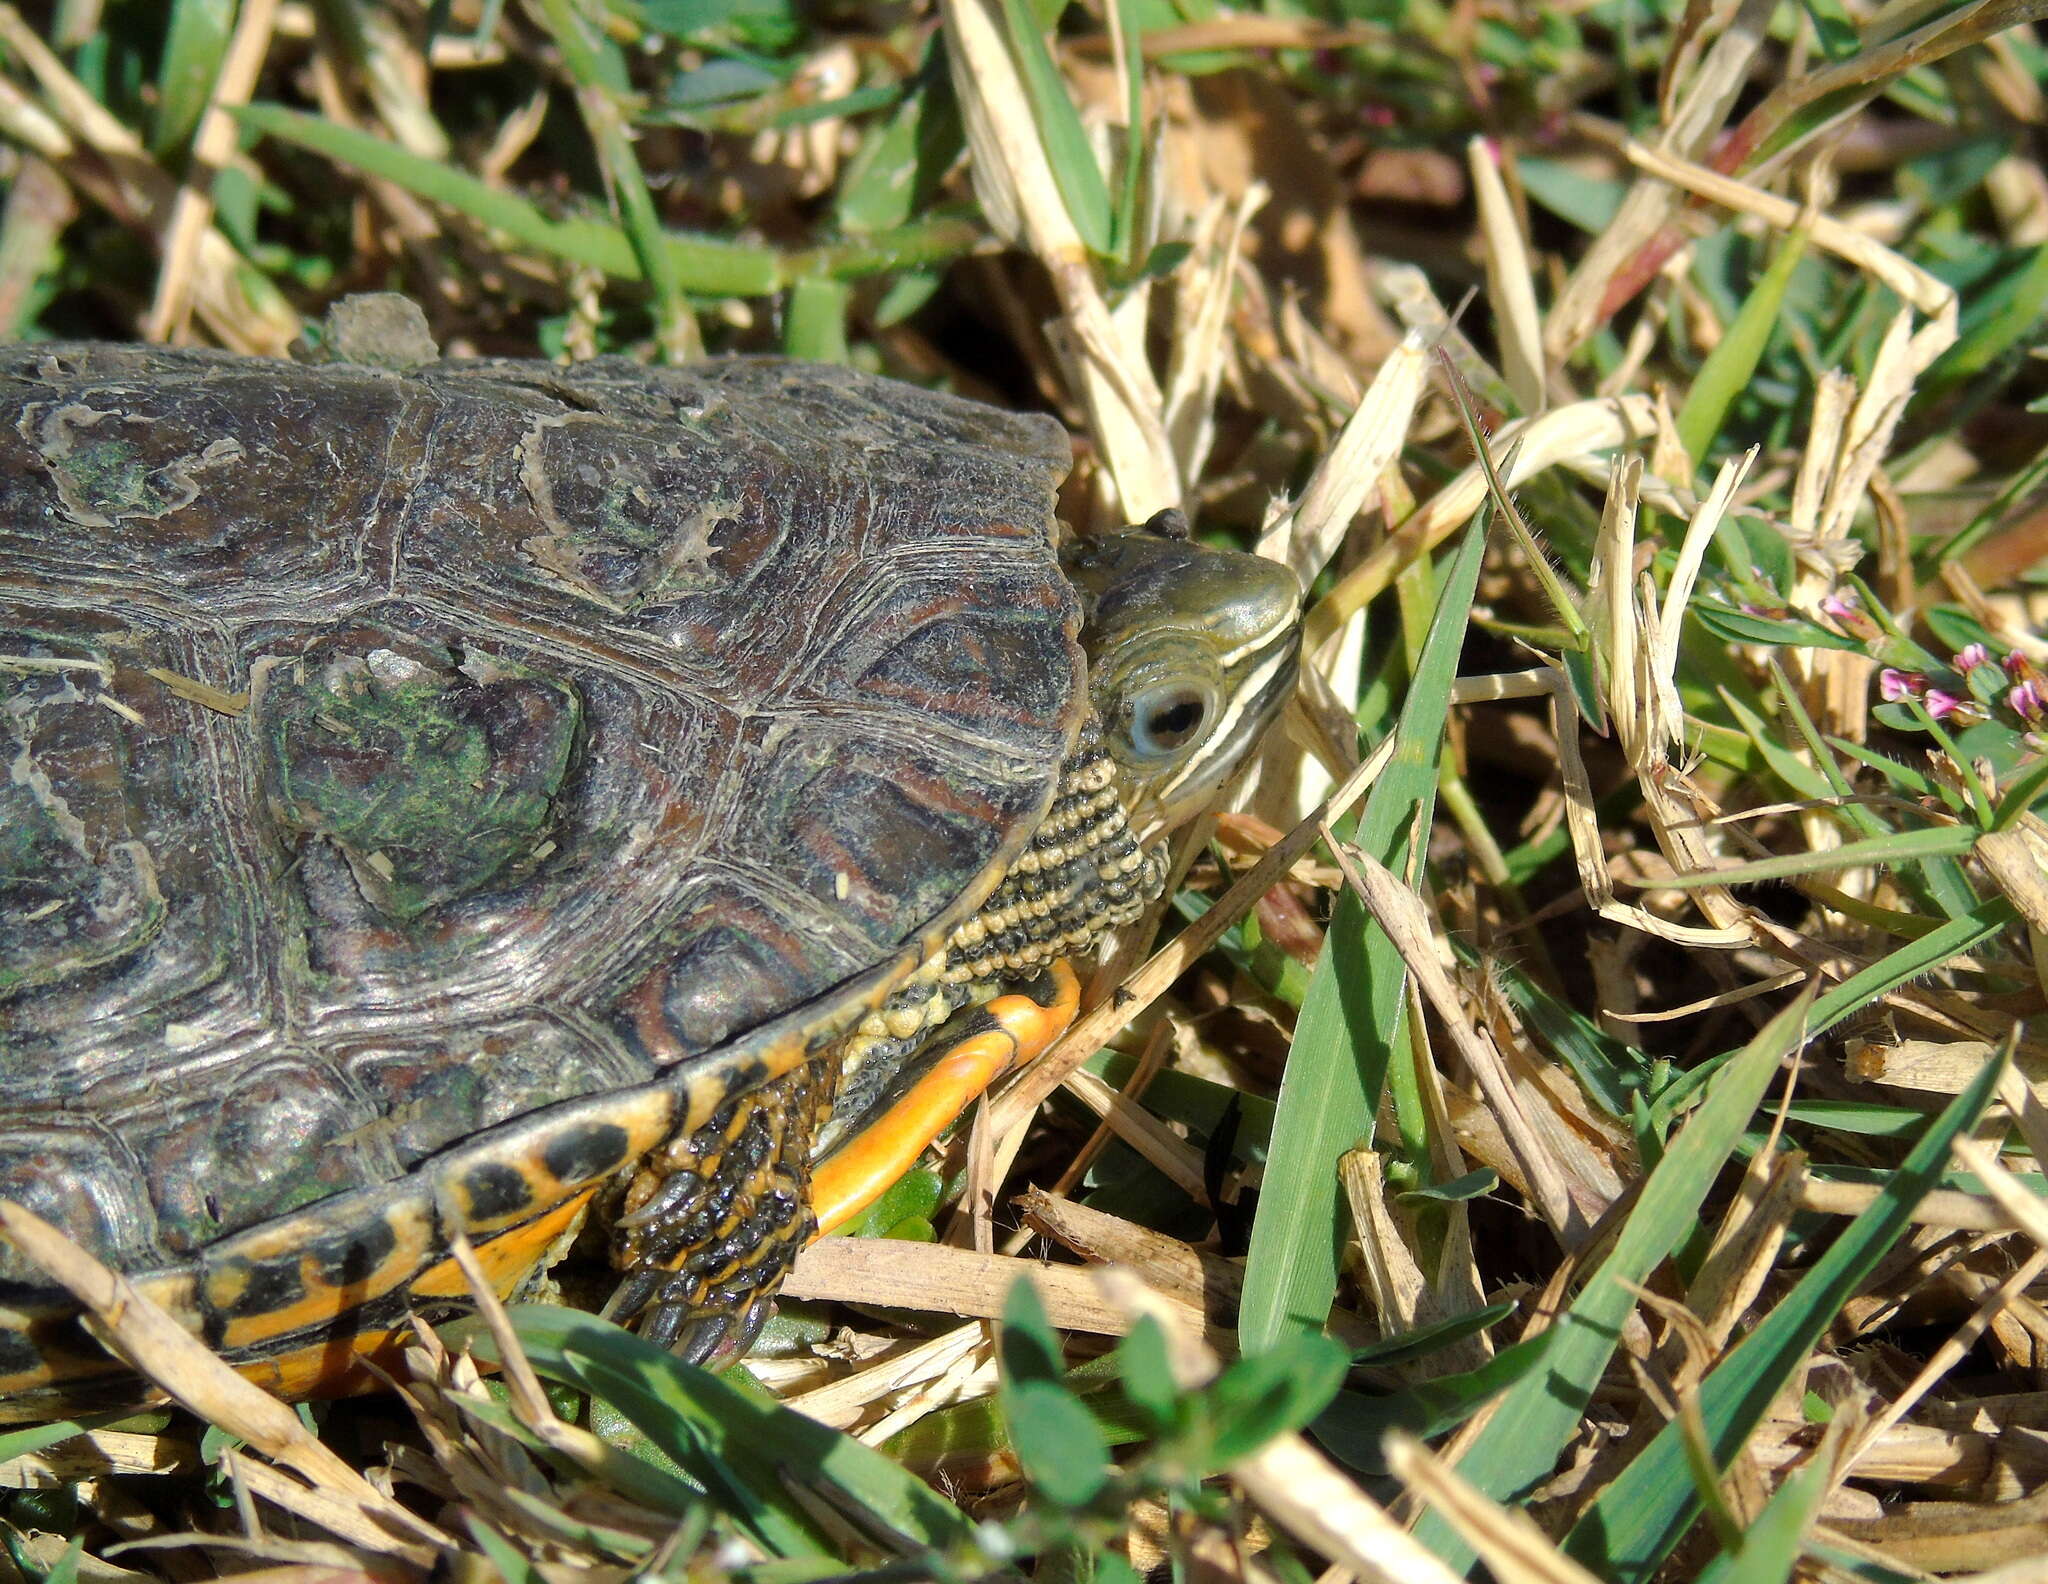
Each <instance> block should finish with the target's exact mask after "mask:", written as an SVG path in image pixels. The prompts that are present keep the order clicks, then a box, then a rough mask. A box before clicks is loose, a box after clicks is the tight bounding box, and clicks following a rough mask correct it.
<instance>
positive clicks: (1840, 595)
mask: <svg viewBox="0 0 2048 1584" xmlns="http://www.w3.org/2000/svg"><path fill="white" fill-rule="evenodd" d="M1820 613H1821V614H1822V615H1823V616H1825V617H1827V618H1828V620H1830V621H1832V622H1833V623H1834V624H1835V625H1836V626H1837V627H1839V628H1841V629H1842V631H1843V632H1844V633H1846V634H1847V635H1848V636H1849V637H1851V638H1861V639H1862V640H1863V641H1864V642H1866V643H1868V642H1869V641H1870V640H1872V639H1874V638H1876V637H1877V636H1878V626H1877V623H1876V622H1874V621H1872V620H1871V619H1870V617H1869V616H1868V615H1866V614H1865V613H1864V610H1863V605H1862V602H1861V601H1860V600H1858V599H1857V597H1856V591H1855V590H1854V589H1838V590H1836V591H1835V592H1834V593H1833V594H1830V595H1828V596H1827V597H1826V598H1824V599H1823V600H1822V601H1821V602H1820Z"/></svg>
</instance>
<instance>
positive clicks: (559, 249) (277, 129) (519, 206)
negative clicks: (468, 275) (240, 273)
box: [235, 104, 783, 297]
mask: <svg viewBox="0 0 2048 1584" xmlns="http://www.w3.org/2000/svg"><path fill="white" fill-rule="evenodd" d="M235 115H236V117H237V118H238V119H239V120H240V121H241V122H242V123H243V124H244V125H245V126H248V127H251V128H253V129H254V130H256V131H258V132H260V133H262V134H263V135H264V136H266V137H274V138H278V139H280V140H281V141H283V142H286V143H292V144H295V145H297V146H298V147H300V148H303V149H310V150H311V151H312V152H313V153H315V154H321V155H325V156H326V157H327V158H328V159H331V160H335V161H337V162H338V163H340V164H343V165H350V166H353V167H354V168H355V169H357V170H360V171H363V172H365V173H367V174H369V175H371V176H381V177H383V178H384V179H385V180H386V181H391V182H396V183H397V184H398V185H399V186H401V187H403V188H405V189H406V191H408V192H410V193H413V194H415V195H417V196H418V197H421V198H425V199H428V200H430V201H432V202H434V203H439V204H445V205H447V207H448V208H450V209H453V210H455V211H456V212H457V213H458V214H462V215H466V216H467V217H468V218H470V219H471V220H474V221H475V222H476V223H477V224H479V225H484V226H489V227H491V228H492V229H493V230H496V231H501V232H503V233H504V234H505V235H506V236H508V237H510V238H511V239H512V240H513V241H515V242H520V243H524V244H525V245H526V246H528V247H535V248H539V249H540V250H541V251H543V252H545V253H548V254H551V255H553V256H554V257H556V258H559V259H564V260H566V261H568V262H569V263H572V264H587V265H589V266H590V267H591V268H593V269H598V270H602V271H603V272H604V273H605V274H607V275H609V276H611V277H612V278H613V279H615V280H639V279H641V278H642V274H641V268H640V261H639V259H638V258H637V257H636V256H635V254H634V251H633V245H632V244H631V243H630V242H629V241H627V239H626V234H625V232H623V231H621V230H620V229H619V228H618V227H617V226H615V225H610V224H607V223H606V222H604V221H599V220H554V219H550V218H549V217H548V216H547V215H545V214H543V213H541V211H540V210H539V209H538V208H536V207H535V206H534V205H532V204H530V203H528V202H527V201H526V200H525V199H523V198H521V197H519V196H517V195H516V194H513V193H509V192H503V191H500V190H499V189H497V188H495V187H489V186H486V185H485V184H484V183H483V182H481V181H478V180H477V179H476V177H474V176H471V175H469V174H467V173H466V172H463V171H458V170H453V169H451V168H450V167H448V166H446V165H439V164H436V163H435V162H434V161H432V160H428V159H421V158H420V157H419V156H418V155H416V154H410V153H408V152H407V151H406V150H404V149H402V148H400V147H399V146H398V145H397V144H395V143H387V142H386V141H385V140H384V139H382V138H378V137H372V136H371V135H370V134H369V133H367V132H359V131H357V130H356V129H355V128H353V127H344V126H336V125H335V124H334V123H333V122H331V121H323V120H321V119H320V118H319V117H317V116H309V115H303V114H301V113H300V112H298V111H296V110H287V109H286V108H285V107H284V106H282V105H269V104H254V105H246V106H244V107H243V108H241V109H239V110H237V111H236V112H235ZM667 245H668V249H669V252H670V254H671V256H673V257H674V259H675V261H676V267H677V269H678V271H679V272H680V275H681V278H682V279H683V280H684V281H685V282H686V283H687V285H688V288H689V289H690V290H691V291H694V292H698V293H701V294H703V295H705V296H729V297H765V296H767V295H768V294H769V293H771V292H775V291H779V290H780V289H781V288H782V284H783V281H782V272H781V267H780V262H779V260H778V259H777V257H776V255H775V254H774V253H773V252H772V251H771V250H769V249H767V248H759V247H746V246H743V245H741V244H739V243H736V242H723V241H720V240H718V239H717V238H715V237H682V236H677V235H676V234H674V233H673V232H670V233H667Z"/></svg>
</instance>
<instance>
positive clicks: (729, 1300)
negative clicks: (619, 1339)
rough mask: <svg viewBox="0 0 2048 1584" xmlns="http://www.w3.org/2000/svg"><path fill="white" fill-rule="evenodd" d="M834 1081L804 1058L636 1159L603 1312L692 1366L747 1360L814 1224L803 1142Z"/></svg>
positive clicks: (826, 1067) (807, 1143)
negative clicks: (722, 1358)
mask: <svg viewBox="0 0 2048 1584" xmlns="http://www.w3.org/2000/svg"><path fill="white" fill-rule="evenodd" d="M836 1076H837V1075H836V1072H835V1070H834V1068H833V1064H832V1063H830V1062H806V1063H804V1064H803V1065H802V1066H800V1067H797V1068H796V1069H794V1070H793V1071H791V1072H789V1073H786V1074H784V1075H783V1076H782V1077H781V1078H778V1079H776V1080H775V1081H774V1082H772V1083H769V1084H765V1085H763V1086H762V1087H761V1088H759V1089H755V1090H752V1091H750V1092H749V1093H747V1094H744V1095H741V1096H739V1097H738V1098H736V1099H734V1100H731V1101H729V1102H728V1103H727V1104H725V1105H723V1106H721V1107H720V1108H719V1109H718V1111H717V1112H716V1113H715V1114H714V1115H713V1116H712V1118H711V1120H710V1121H708V1122H706V1123H705V1124H704V1125H703V1126H702V1127H700V1128H698V1129H697V1130H696V1131H694V1132H692V1133H689V1134H685V1135H681V1136H679V1137H677V1138H674V1139H671V1140H670V1141H669V1142H668V1143H667V1144H665V1145H663V1146H662V1147H661V1148H660V1149H657V1150H655V1151H654V1152H653V1153H651V1154H650V1155H648V1156H647V1157H646V1158H645V1159H644V1160H642V1161H641V1163H640V1166H639V1169H638V1170H637V1171H636V1172H635V1173H634V1174H633V1176H632V1178H631V1179H630V1181H628V1183H627V1185H626V1190H625V1196H624V1200H623V1203H622V1206H621V1210H620V1213H619V1214H618V1215H617V1216H616V1217H615V1218H614V1220H613V1223H612V1227H613V1231H612V1263H613V1265H614V1266H615V1267H617V1268H618V1269H619V1270H621V1271H623V1272H624V1273H625V1274H624V1278H623V1279H622V1280H621V1281H620V1283H619V1288H618V1291H617V1292H616V1293H615V1294H614V1295H613V1296H612V1301H611V1303H610V1304H608V1305H607V1306H606V1312H607V1313H608V1314H610V1315H612V1316H613V1317H614V1318H617V1319H620V1320H633V1319H635V1318H637V1319H638V1322H639V1324H638V1329H639V1332H640V1334H641V1335H642V1336H644V1337H646V1338H647V1339H648V1340H649V1341H651V1342H654V1343H657V1344H659V1345H660V1346H662V1347H666V1348H670V1349H673V1350H674V1351H675V1352H676V1353H678V1354H679V1355H680V1356H681V1357H683V1358H684V1359H687V1360H688V1361H689V1362H691V1363H693V1364H701V1363H703V1362H705V1361H706V1360H708V1359H710V1358H712V1357H713V1356H715V1355H718V1354H730V1355H732V1356H735V1357H736V1356H738V1355H739V1354H742V1353H744V1352H746V1350H747V1349H748V1347H749V1346H751V1345H752V1343H753V1341H754V1338H755V1337H756V1336H757V1335H759V1333H760V1330H761V1327H762V1325H763V1324H764V1323H765V1322H766V1321H767V1318H768V1315H769V1312H770V1310H771V1309H772V1308H773V1306H774V1299H775V1290H776V1288H777V1287H779V1286H781V1284H782V1277H783V1273H784V1272H785V1271H787V1270H788V1269H789V1264H790V1261H792V1260H793V1259H795V1258H796V1255H797V1251H798V1250H799V1249H801V1248H802V1247H803V1245H804V1243H805V1241H806V1240H807V1239H808V1238H809V1237H810V1235H811V1229H812V1227H813V1226H814V1225H815V1224H816V1222H815V1219H814V1217H813V1216H812V1213H811V1208H810V1175H811V1137H812V1134H813V1132H814V1131H815V1129H816V1127H817V1123H818V1119H819V1117H820V1116H821V1114H822V1113H823V1112H824V1111H825V1109H826V1108H827V1107H829V1105H830V1104H831V1097H832V1089H833V1086H834V1080H835V1078H836Z"/></svg>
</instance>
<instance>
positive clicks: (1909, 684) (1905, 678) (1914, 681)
mask: <svg viewBox="0 0 2048 1584" xmlns="http://www.w3.org/2000/svg"><path fill="white" fill-rule="evenodd" d="M1926 689H1927V678H1925V677H1924V676H1922V675H1921V674H1920V673H1919V672H1918V671H1898V670H1894V669H1893V668H1892V667H1891V666H1886V667H1885V668H1884V669H1883V670H1882V671H1880V672H1878V674H1877V690H1878V692H1880V693H1882V694H1883V695H1884V697H1885V702H1886V703H1888V704H1897V703H1899V702H1901V701H1902V700H1905V699H1909V698H1918V697H1919V696H1920V695H1921V694H1922V693H1923V692H1925V691H1926Z"/></svg>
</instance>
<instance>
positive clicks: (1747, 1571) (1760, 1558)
mask: <svg viewBox="0 0 2048 1584" xmlns="http://www.w3.org/2000/svg"><path fill="white" fill-rule="evenodd" d="M1827 1493H1828V1469H1827V1464H1826V1462H1825V1461H1823V1460H1816V1461H1815V1462H1812V1463H1809V1464H1807V1465H1806V1467H1805V1468H1802V1469H1799V1470H1797V1471H1795V1472H1794V1473H1793V1474H1792V1475H1791V1476H1790V1477H1788V1478H1787V1479H1786V1481H1785V1483H1784V1484H1782V1485H1780V1486H1779V1487H1778V1489H1777V1491H1776V1492H1775V1493H1774V1494H1773V1495H1772V1497H1771V1499H1770V1501H1768V1502H1767V1503H1765V1505H1764V1510H1763V1511H1762V1512H1760V1513H1758V1514H1757V1517H1756V1522H1755V1523H1753V1524H1751V1525H1750V1526H1749V1530H1748V1532H1747V1533H1746V1534H1744V1535H1743V1537H1742V1545H1741V1546H1740V1548H1739V1549H1737V1550H1734V1551H1724V1552H1722V1553H1721V1554H1720V1555H1719V1556H1717V1557H1716V1558H1714V1560H1713V1561H1712V1562H1710V1563H1708V1564H1707V1566H1706V1567H1705V1568H1703V1569H1702V1570H1701V1571H1700V1576H1699V1579H1698V1581H1697V1584H1787V1581H1788V1580H1790V1579H1791V1577H1792V1570H1793V1569H1794V1568H1795V1567H1797V1566H1798V1565H1799V1557H1800V1554H1801V1552H1802V1551H1803V1550H1804V1549H1805V1539H1806V1526H1807V1525H1808V1524H1810V1523H1812V1522H1813V1520H1814V1518H1815V1517H1817V1516H1818V1515H1819V1513H1820V1504H1821V1502H1822V1501H1823V1500H1824V1499H1825V1498H1826V1496H1827Z"/></svg>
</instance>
